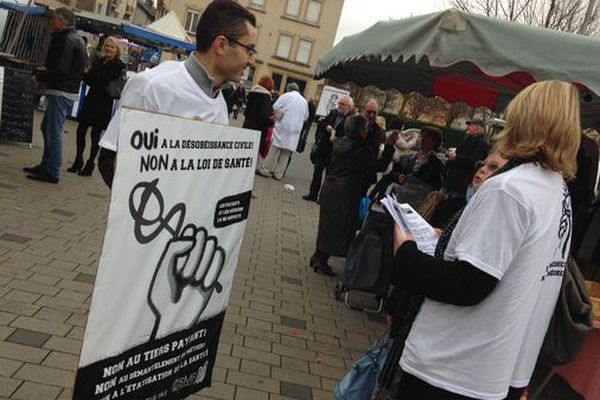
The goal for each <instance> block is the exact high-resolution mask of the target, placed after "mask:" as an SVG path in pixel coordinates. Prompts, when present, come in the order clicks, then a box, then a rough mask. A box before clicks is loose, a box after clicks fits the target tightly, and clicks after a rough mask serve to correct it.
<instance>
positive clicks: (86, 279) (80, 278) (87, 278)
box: [73, 273, 96, 285]
mask: <svg viewBox="0 0 600 400" xmlns="http://www.w3.org/2000/svg"><path fill="white" fill-rule="evenodd" d="M73 280H74V281H77V282H83V283H88V284H91V285H93V284H94V283H95V282H96V277H95V276H94V275H91V274H84V273H79V274H77V276H75V277H74V278H73Z"/></svg>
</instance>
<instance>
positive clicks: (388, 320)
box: [385, 314, 394, 326]
mask: <svg viewBox="0 0 600 400" xmlns="http://www.w3.org/2000/svg"><path fill="white" fill-rule="evenodd" d="M385 323H386V324H387V326H392V324H393V323H394V318H393V317H392V316H391V315H390V314H385Z"/></svg>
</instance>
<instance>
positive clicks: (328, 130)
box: [325, 125, 333, 133]
mask: <svg viewBox="0 0 600 400" xmlns="http://www.w3.org/2000/svg"><path fill="white" fill-rule="evenodd" d="M325 130H326V131H327V132H328V133H331V132H332V131H333V126H331V125H327V126H326V127H325Z"/></svg>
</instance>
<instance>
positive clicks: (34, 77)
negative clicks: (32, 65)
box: [31, 75, 39, 84]
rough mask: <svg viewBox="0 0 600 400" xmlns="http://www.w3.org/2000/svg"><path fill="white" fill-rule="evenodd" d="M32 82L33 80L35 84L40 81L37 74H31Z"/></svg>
mask: <svg viewBox="0 0 600 400" xmlns="http://www.w3.org/2000/svg"><path fill="white" fill-rule="evenodd" d="M31 82H33V83H34V84H37V83H38V82H39V81H38V78H37V76H35V75H31Z"/></svg>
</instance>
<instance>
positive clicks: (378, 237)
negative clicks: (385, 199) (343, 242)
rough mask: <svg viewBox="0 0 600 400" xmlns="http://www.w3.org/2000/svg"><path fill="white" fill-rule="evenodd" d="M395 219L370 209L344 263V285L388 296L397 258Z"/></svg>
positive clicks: (348, 287) (350, 288) (351, 288)
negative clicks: (394, 238) (394, 259)
mask: <svg viewBox="0 0 600 400" xmlns="http://www.w3.org/2000/svg"><path fill="white" fill-rule="evenodd" d="M393 237H394V220H393V219H392V217H391V216H390V215H389V214H387V213H383V212H378V211H370V212H369V214H368V215H367V219H366V220H365V223H364V224H363V226H362V228H361V230H360V232H359V233H358V235H357V236H356V237H355V238H354V240H353V241H352V244H351V245H350V250H349V251H348V255H347V256H346V264H345V267H344V286H345V287H346V288H347V289H349V290H359V291H362V292H367V293H373V294H376V295H378V296H382V297H385V296H386V295H387V293H388V289H389V287H390V274H391V270H392V261H393Z"/></svg>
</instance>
